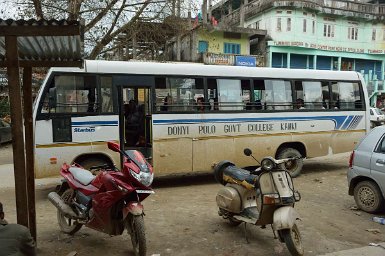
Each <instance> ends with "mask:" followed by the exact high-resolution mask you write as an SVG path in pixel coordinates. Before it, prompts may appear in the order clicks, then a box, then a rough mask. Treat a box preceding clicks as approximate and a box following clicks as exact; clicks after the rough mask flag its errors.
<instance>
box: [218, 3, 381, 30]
mask: <svg viewBox="0 0 385 256" xmlns="http://www.w3.org/2000/svg"><path fill="white" fill-rule="evenodd" d="M273 7H296V8H304V9H311V10H314V11H317V12H324V13H327V14H337V15H338V14H339V15H346V16H356V17H361V18H365V19H377V18H380V17H381V16H385V4H368V3H359V2H351V1H344V0H295V1H288V0H254V1H253V0H251V1H250V2H249V3H248V4H246V5H244V6H243V7H241V8H239V9H237V10H234V11H233V12H231V13H230V14H228V15H226V16H223V17H222V18H221V21H222V22H225V23H226V24H229V25H239V24H240V22H241V18H242V16H243V17H244V19H246V20H247V19H249V18H251V17H253V16H255V15H256V14H258V13H260V12H262V11H265V10H267V9H270V8H273ZM219 8H220V7H219ZM242 12H243V13H242Z"/></svg>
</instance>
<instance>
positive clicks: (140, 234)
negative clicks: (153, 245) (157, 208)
mask: <svg viewBox="0 0 385 256" xmlns="http://www.w3.org/2000/svg"><path fill="white" fill-rule="evenodd" d="M130 224H131V232H130V231H128V232H129V233H130V235H131V243H132V247H133V249H134V253H135V256H145V255H146V251H147V245H146V233H145V229H144V219H143V215H132V216H130Z"/></svg>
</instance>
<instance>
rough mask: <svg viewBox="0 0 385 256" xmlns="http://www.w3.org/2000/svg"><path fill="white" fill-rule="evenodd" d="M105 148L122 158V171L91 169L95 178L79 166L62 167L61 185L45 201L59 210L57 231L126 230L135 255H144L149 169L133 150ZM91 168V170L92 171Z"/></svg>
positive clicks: (115, 146) (105, 167) (117, 232)
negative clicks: (144, 217) (88, 229)
mask: <svg viewBox="0 0 385 256" xmlns="http://www.w3.org/2000/svg"><path fill="white" fill-rule="evenodd" d="M108 148H109V149H111V150H112V151H115V152H119V153H120V154H122V155H123V160H124V164H123V169H122V170H121V171H119V170H118V169H117V168H115V167H114V166H108V165H103V166H94V167H92V168H91V169H94V170H100V172H99V173H98V174H97V175H96V176H94V175H93V174H92V173H91V172H90V171H88V170H86V169H83V168H81V166H79V165H76V164H75V165H72V166H69V165H68V164H63V166H62V167H61V170H60V174H61V176H63V178H64V179H63V182H62V184H61V185H59V186H58V187H57V189H56V192H51V193H49V194H48V199H49V200H50V201H51V203H52V204H53V205H54V206H55V207H56V208H57V209H58V213H57V218H58V222H59V226H60V229H61V230H62V231H63V232H64V233H67V234H71V235H72V234H75V233H76V232H77V231H79V229H80V228H81V227H82V225H85V226H86V227H89V228H92V229H95V230H98V231H101V232H104V233H106V234H109V235H121V234H122V233H123V231H124V229H125V228H126V229H127V231H128V233H129V234H130V236H131V242H132V246H133V248H134V252H135V255H140V256H143V255H146V236H145V229H144V219H143V216H144V212H143V205H142V204H141V202H142V201H143V200H144V199H145V198H146V197H148V196H149V195H150V194H153V193H154V191H153V190H152V189H151V187H150V186H151V183H152V181H153V178H154V173H153V170H152V166H151V165H150V164H149V163H148V162H147V161H146V159H145V158H144V156H143V155H142V154H141V153H140V152H138V151H136V150H128V151H126V152H124V151H122V150H120V147H119V145H118V144H116V143H113V142H108ZM91 169H90V170H91Z"/></svg>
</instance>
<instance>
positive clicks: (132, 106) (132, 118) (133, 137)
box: [124, 100, 140, 147]
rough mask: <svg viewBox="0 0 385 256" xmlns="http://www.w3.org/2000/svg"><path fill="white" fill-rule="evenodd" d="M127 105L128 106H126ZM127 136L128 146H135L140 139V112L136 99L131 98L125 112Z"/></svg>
mask: <svg viewBox="0 0 385 256" xmlns="http://www.w3.org/2000/svg"><path fill="white" fill-rule="evenodd" d="M125 107H126V106H125ZM124 117H125V119H126V120H125V125H126V127H125V137H126V143H127V146H130V147H133V146H135V145H136V143H137V142H138V139H139V122H140V114H139V112H138V108H137V106H136V102H135V100H130V101H129V102H128V106H127V107H126V110H125V113H124Z"/></svg>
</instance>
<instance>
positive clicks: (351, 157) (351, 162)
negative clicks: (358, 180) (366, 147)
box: [349, 151, 354, 168]
mask: <svg viewBox="0 0 385 256" xmlns="http://www.w3.org/2000/svg"><path fill="white" fill-rule="evenodd" d="M353 160H354V151H353V152H352V153H351V154H350V159H349V168H352V167H353Z"/></svg>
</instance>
